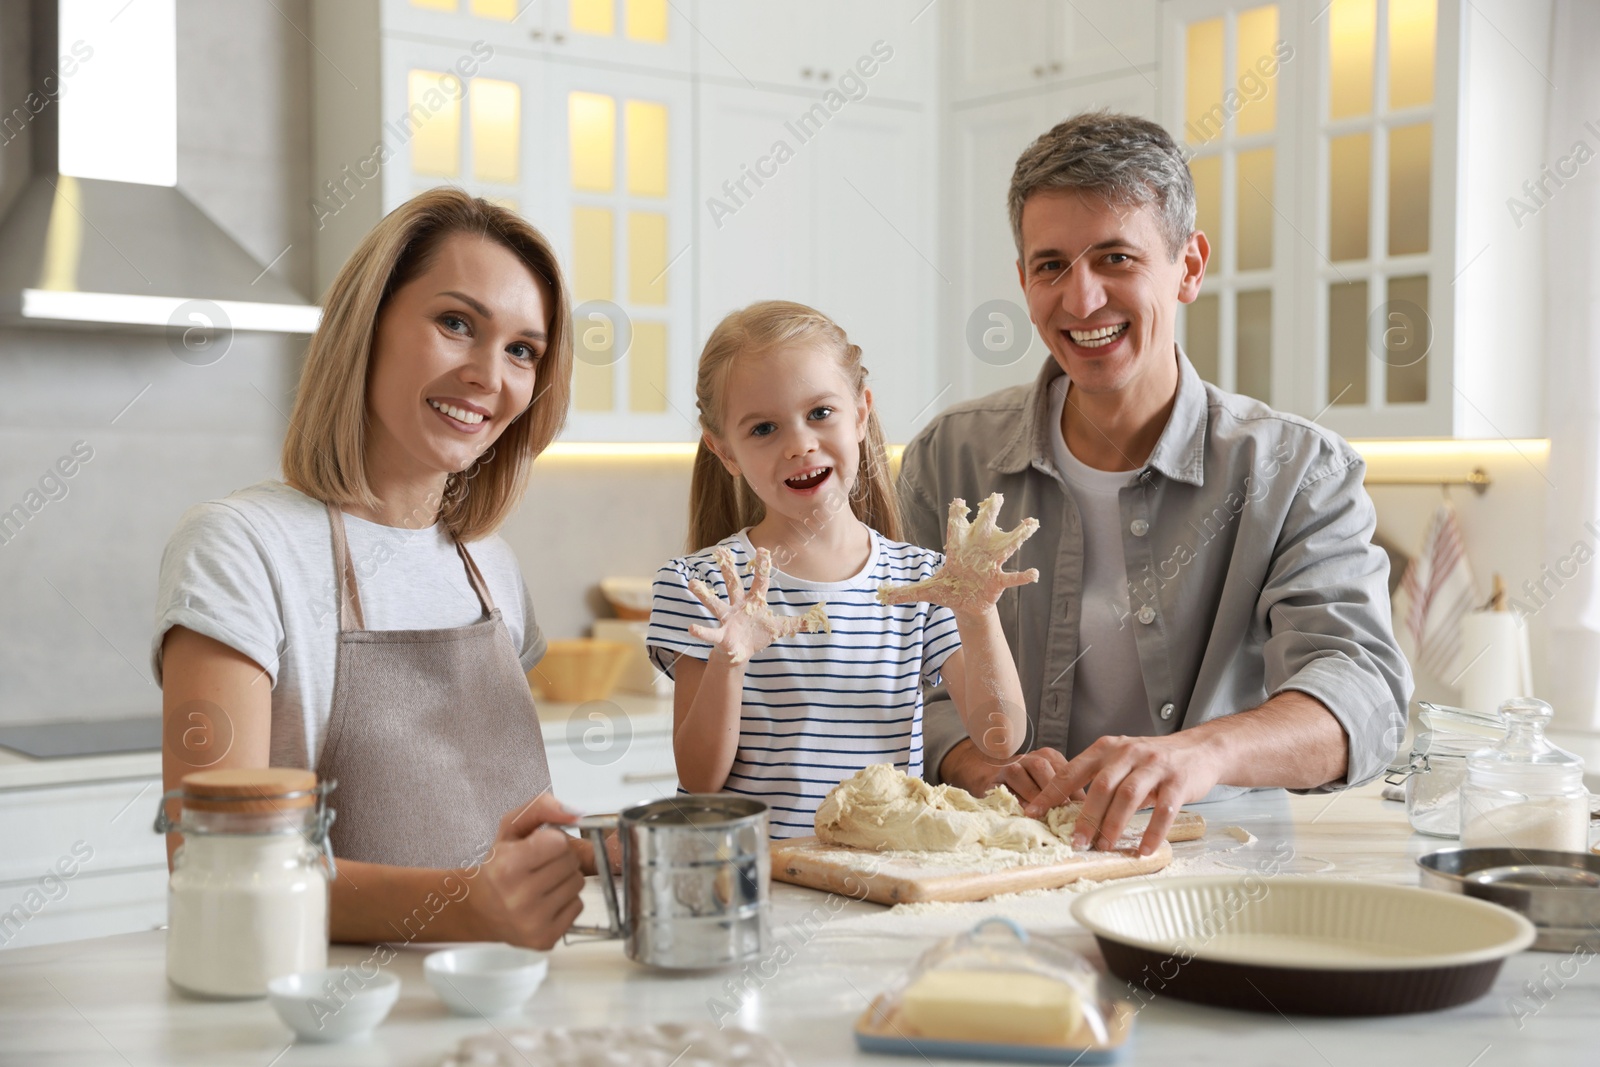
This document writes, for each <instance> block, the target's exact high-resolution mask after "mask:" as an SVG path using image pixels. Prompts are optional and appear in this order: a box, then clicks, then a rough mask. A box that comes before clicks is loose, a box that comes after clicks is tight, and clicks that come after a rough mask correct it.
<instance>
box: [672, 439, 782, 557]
mask: <svg viewBox="0 0 1600 1067" xmlns="http://www.w3.org/2000/svg"><path fill="white" fill-rule="evenodd" d="M754 495H755V494H753V493H746V492H744V491H743V489H742V487H741V486H740V485H739V479H736V478H734V476H733V475H731V474H729V473H728V469H727V468H726V467H724V466H723V465H722V460H720V459H718V458H717V454H716V453H715V452H713V451H711V449H710V448H708V447H707V446H706V442H705V438H703V437H702V438H701V439H700V446H699V448H697V449H696V450H695V454H694V473H693V474H692V475H691V477H690V481H689V551H690V552H698V551H700V550H701V549H702V548H709V547H710V546H711V545H714V544H716V543H717V542H718V541H721V540H722V539H723V538H724V537H727V536H729V535H730V534H735V533H738V532H739V531H740V530H742V529H744V528H745V527H746V526H753V525H755V523H757V522H760V521H761V516H760V514H759V512H761V511H762V510H764V509H762V508H761V507H760V503H759V501H758V502H757V504H756V507H755V509H754V510H755V511H756V512H757V513H758V514H757V515H756V516H755V517H753V518H752V517H751V515H750V514H749V511H750V510H751V508H750V504H749V500H750V498H751V497H753V496H754Z"/></svg>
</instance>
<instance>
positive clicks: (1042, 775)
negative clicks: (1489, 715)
mask: <svg viewBox="0 0 1600 1067" xmlns="http://www.w3.org/2000/svg"><path fill="white" fill-rule="evenodd" d="M1008 199H1009V206H1010V216H1011V228H1012V233H1013V236H1014V238H1015V240H1016V244H1017V255H1018V259H1017V275H1018V279H1019V280H1020V282H1021V283H1022V290H1023V293H1024V294H1025V296H1026V298H1027V306H1028V315H1029V318H1031V319H1032V320H1033V324H1034V326H1035V327H1037V329H1038V332H1039V335H1040V336H1041V337H1042V338H1043V339H1044V342H1045V346H1046V347H1047V348H1048V349H1049V350H1050V355H1051V358H1050V359H1049V360H1047V361H1046V363H1045V365H1044V367H1043V368H1042V369H1041V371H1040V373H1039V376H1038V378H1037V380H1036V381H1035V382H1034V383H1033V384H1032V385H1029V386H1018V387H1015V388H1011V389H1005V390H1001V391H1000V392H998V393H994V394H992V395H990V396H987V397H983V398H981V399H978V400H974V401H970V402H968V403H964V404H959V405H957V406H955V407H953V408H951V409H950V410H948V411H946V412H944V413H942V414H941V415H940V416H939V417H938V418H936V419H935V420H934V421H933V422H932V423H931V424H930V425H929V426H928V427H927V428H926V429H925V430H923V432H922V433H920V434H918V435H917V437H916V439H915V440H914V441H912V442H911V444H910V445H909V446H908V447H907V449H906V453H905V459H904V463H903V465H902V469H901V474H900V481H899V486H898V489H899V496H900V502H901V506H902V509H903V511H904V514H905V518H906V525H907V529H908V530H909V536H908V539H909V540H912V541H916V542H918V543H920V544H923V545H926V546H930V547H938V546H939V545H940V544H942V540H943V531H944V518H945V511H946V506H947V504H948V502H949V501H950V500H951V499H953V498H956V497H961V498H964V499H966V500H969V501H977V500H981V499H982V498H984V497H985V496H987V495H988V494H990V493H991V492H996V491H998V492H1001V493H1004V494H1005V497H1006V501H1005V510H1004V514H1003V516H1002V522H1001V525H1002V526H1010V525H1012V524H1014V523H1015V522H1016V521H1017V520H1019V519H1021V518H1023V517H1024V516H1030V515H1031V516H1033V517H1035V518H1037V519H1038V520H1039V521H1040V524H1041V525H1040V529H1039V532H1038V533H1037V534H1035V535H1034V537H1033V538H1032V539H1031V540H1030V541H1028V542H1027V543H1026V544H1025V545H1024V546H1023V548H1022V551H1021V552H1020V553H1019V556H1018V558H1017V560H1016V562H1015V563H1014V564H1013V565H1014V566H1015V567H1017V568H1018V569H1027V568H1028V567H1037V568H1038V569H1039V573H1040V580H1039V582H1038V583H1037V584H1035V585H1029V586H1023V587H1021V588H1019V589H1013V590H1010V591H1009V592H1007V593H1006V594H1005V596H1004V597H1003V598H1002V599H1001V601H1000V605H999V607H1000V617H1001V620H1002V622H1003V624H1004V626H1005V630H1006V637H1007V639H1008V640H1009V641H1010V643H1011V649H1012V653H1013V654H1014V655H1015V656H1016V657H1017V660H1018V667H1019V672H1020V673H1021V675H1022V679H1023V691H1024V694H1025V700H1026V703H1027V711H1028V719H1029V724H1030V728H1031V729H1032V731H1033V735H1032V737H1031V738H1030V741H1029V745H1030V746H1036V747H1032V751H1030V752H1027V753H1026V754H1025V755H1023V756H1022V757H1020V758H1014V759H1013V760H1010V761H1004V762H1002V761H998V760H993V759H988V758H986V757H984V756H983V755H982V754H981V753H980V751H979V750H978V749H977V747H976V746H974V745H973V744H972V742H971V741H970V740H969V739H967V737H966V733H965V731H964V729H963V728H962V725H961V722H960V720H959V718H958V717H957V716H956V714H955V712H954V709H953V707H952V706H951V704H950V703H949V701H948V700H947V699H943V695H942V694H941V693H938V692H936V693H934V694H933V695H932V696H931V698H930V700H929V702H928V707H927V711H926V715H925V726H924V732H925V742H924V743H925V746H926V753H927V764H926V765H927V768H928V772H927V773H928V776H929V778H930V780H933V781H936V782H937V781H944V782H949V783H951V784H954V785H959V786H961V787H963V788H966V789H968V790H969V791H971V792H974V793H977V794H982V793H985V792H987V791H988V790H989V789H991V788H993V787H994V786H996V785H1005V786H1007V787H1009V788H1010V789H1011V790H1012V791H1014V792H1015V793H1016V794H1017V795H1018V796H1019V797H1020V798H1021V799H1022V800H1023V801H1024V803H1025V807H1026V810H1027V811H1028V813H1029V814H1033V815H1038V814H1041V813H1042V812H1044V811H1045V810H1048V809H1049V808H1050V807H1052V806H1055V805H1058V804H1061V803H1063V802H1065V801H1066V800H1068V799H1069V798H1074V797H1077V798H1081V799H1083V800H1084V805H1085V806H1084V810H1083V815H1082V817H1081V818H1080V820H1079V822H1078V827H1079V829H1078V831H1077V832H1076V834H1075V840H1074V843H1075V844H1077V845H1079V846H1080V847H1081V846H1083V845H1086V844H1091V843H1092V844H1093V845H1095V847H1099V848H1109V847H1111V846H1112V845H1113V844H1114V843H1115V841H1116V840H1117V838H1118V837H1119V836H1120V835H1121V833H1122V830H1123V828H1124V827H1125V826H1126V825H1127V822H1128V820H1129V817H1130V816H1132V815H1133V813H1134V812H1135V811H1137V810H1139V809H1141V808H1146V807H1153V809H1154V811H1153V813H1152V816H1151V819H1150V824H1149V828H1148V830H1147V832H1146V833H1145V835H1144V837H1143V839H1142V841H1141V842H1140V852H1141V853H1143V854H1149V853H1150V852H1152V851H1154V850H1155V848H1156V847H1158V845H1159V844H1160V842H1161V841H1162V840H1164V839H1165V837H1166V832H1167V829H1168V827H1169V826H1170V825H1171V823H1172V820H1173V818H1174V817H1175V816H1176V814H1177V811H1178V808H1179V806H1180V805H1182V804H1185V803H1188V802H1192V801H1197V800H1201V799H1202V798H1209V799H1217V798H1220V797H1223V796H1228V795H1233V794H1234V793H1237V792H1240V791H1242V790H1243V789H1246V788H1252V787H1271V786H1278V787H1284V788H1289V789H1294V790H1300V791H1310V792H1319V791H1332V790H1337V789H1342V788H1346V787H1348V786H1351V785H1357V784H1360V783H1362V782H1364V781H1367V780H1369V779H1371V778H1373V777H1374V776H1376V775H1377V774H1378V773H1379V772H1380V771H1381V770H1382V769H1383V767H1384V766H1385V764H1387V762H1388V761H1389V760H1390V759H1391V758H1392V756H1393V754H1394V751H1395V749H1396V747H1397V746H1398V744H1399V742H1400V739H1401V737H1402V735H1403V734H1404V731H1405V722H1406V717H1405V711H1406V706H1407V703H1408V701H1409V700H1410V696H1411V673H1410V669H1409V667H1408V666H1407V664H1406V661H1405V659H1404V657H1403V656H1402V655H1401V654H1400V652H1399V650H1398V648H1397V647H1396V645H1395V641H1394V634H1393V632H1392V629H1391V625H1390V620H1389V597H1388V589H1387V585H1386V580H1387V574H1388V560H1387V558H1386V557H1385V555H1384V553H1383V552H1381V551H1380V550H1378V549H1376V548H1374V547H1373V546H1372V543H1371V536H1372V531H1373V527H1374V524H1375V517H1374V512H1373V508H1372V503H1371V501H1370V499H1369V498H1368V497H1367V495H1366V492H1365V490H1364V489H1363V488H1362V478H1363V474H1364V471H1365V465H1364V463H1363V462H1362V460H1361V457H1360V456H1359V455H1358V454H1357V453H1356V452H1355V451H1354V450H1353V449H1351V447H1350V446H1349V444H1347V443H1346V442H1345V441H1344V440H1343V439H1342V438H1340V437H1339V436H1337V435H1336V434H1334V433H1332V432H1330V431H1328V430H1325V429H1323V428H1321V427H1319V426H1316V425H1314V424H1312V423H1309V422H1307V421H1305V420H1304V419H1301V418H1297V417H1295V416H1293V415H1286V414H1282V413H1279V412H1276V411H1274V410H1272V409H1271V408H1268V407H1267V406H1266V405H1264V404H1261V403H1259V402H1257V401H1255V400H1252V399H1249V398H1247V397H1243V396H1237V395H1234V394H1231V393H1225V392H1223V391H1222V390H1220V389H1217V388H1216V387H1214V386H1212V385H1209V384H1207V383H1205V382H1202V381H1201V380H1200V377H1199V375H1198V374H1197V373H1196V372H1195V369H1194V367H1193V366H1192V365H1191V364H1190V363H1189V361H1188V359H1187V358H1186V357H1185V356H1184V354H1183V352H1182V351H1181V350H1180V349H1179V348H1178V346H1177V344H1176V343H1175V340H1174V320H1175V318H1176V315H1177V307H1178V304H1179V303H1188V302H1190V301H1192V300H1194V299H1195V297H1196V296H1197V295H1198V294H1199V291H1200V282H1201V278H1202V277H1203V275H1204V273H1205V265H1206V259H1207V257H1208V256H1209V254H1210V244H1209V243H1208V241H1207V239H1206V235H1205V234H1203V233H1198V232H1196V231H1195V230H1194V218H1195V204H1194V184H1193V180H1192V179H1191V177H1190V174H1189V169H1188V166H1187V164H1186V163H1185V162H1184V159H1183V156H1182V154H1181V153H1180V151H1179V150H1178V147H1177V145H1175V144H1174V143H1173V141H1172V138H1171V137H1170V136H1168V134H1167V132H1166V131H1165V130H1163V129H1162V128H1161V127H1160V126H1159V125H1157V124H1155V123H1153V122H1150V121H1148V120H1145V119H1141V118H1137V117H1134V116H1131V115H1118V114H1111V113H1107V112H1095V113H1089V114H1084V115H1079V116H1076V117H1074V118H1071V119H1069V120H1067V121H1066V122H1063V123H1061V124H1060V125H1058V126H1056V127H1055V128H1054V129H1052V130H1051V131H1049V132H1048V133H1046V134H1044V135H1043V136H1042V137H1040V138H1039V139H1038V140H1037V141H1035V142H1034V143H1033V144H1032V145H1031V146H1029V147H1028V149H1027V150H1026V151H1024V152H1023V154H1022V156H1021V157H1020V158H1019V159H1018V160H1017V165H1016V170H1015V172H1014V174H1013V176H1012V181H1011V190H1010V195H1009V198H1008ZM1068 757H1071V758H1070V759H1069V758H1068ZM1229 787H1232V788H1229Z"/></svg>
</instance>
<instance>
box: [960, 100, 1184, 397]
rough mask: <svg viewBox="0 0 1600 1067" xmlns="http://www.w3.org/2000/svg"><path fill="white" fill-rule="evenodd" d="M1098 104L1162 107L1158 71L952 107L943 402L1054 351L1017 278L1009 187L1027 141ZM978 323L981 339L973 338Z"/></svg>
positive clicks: (984, 389)
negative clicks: (946, 391) (1048, 347)
mask: <svg viewBox="0 0 1600 1067" xmlns="http://www.w3.org/2000/svg"><path fill="white" fill-rule="evenodd" d="M1097 107H1105V108H1110V109H1112V110H1116V111H1128V112H1132V113H1134V114H1138V115H1145V116H1149V117H1154V114H1155V107H1156V79H1155V76H1154V74H1151V73H1144V72H1138V71H1134V72H1129V73H1125V74H1121V75H1117V76H1115V77H1111V78H1106V79H1102V80H1098V81H1094V82H1090V83H1087V84H1082V85H1059V86H1054V87H1051V88H1048V89H1044V90H1041V91H1038V92H1032V93H1029V94H1026V95H1023V96H1019V97H1016V98H1012V99H1006V100H1001V101H998V102H990V103H980V104H970V105H963V106H958V107H955V108H953V109H952V110H951V113H950V117H949V119H948V121H947V124H946V127H945V144H944V158H945V164H944V167H943V171H944V173H945V175H946V176H947V182H948V184H947V185H946V188H945V200H944V203H945V213H944V217H945V219H946V221H947V225H948V229H947V231H946V249H947V251H946V254H945V256H944V260H945V262H947V263H948V264H950V266H951V271H952V275H951V277H952V283H953V284H952V285H951V287H950V291H951V293H952V298H951V299H949V300H946V301H943V302H942V307H941V318H940V326H941V335H942V337H943V344H942V346H941V359H942V363H943V377H944V379H945V380H946V381H948V382H951V383H953V388H952V389H951V394H950V395H947V396H946V397H945V398H944V400H943V401H942V402H941V405H940V406H948V405H949V404H950V403H952V402H954V401H955V400H958V399H964V398H968V397H976V396H982V395H984V394H985V393H989V392H993V391H994V390H996V389H1002V388H1005V387H1006V386H1010V385H1020V384H1023V383H1026V382H1030V381H1032V380H1033V378H1034V377H1035V376H1036V375H1037V374H1038V371H1039V365H1040V363H1041V362H1042V361H1043V360H1045V359H1046V358H1048V357H1049V352H1048V350H1046V348H1045V347H1044V342H1043V341H1041V340H1040V339H1039V337H1038V335H1037V333H1036V332H1035V331H1034V329H1033V326H1032V324H1031V323H1030V322H1029V321H1028V317H1027V306H1026V302H1025V299H1024V296H1023V292H1022V287H1021V285H1020V284H1019V283H1018V281H1017V266H1016V264H1017V249H1016V244H1015V242H1014V241H1013V239H1012V235H1011V223H1010V220H1009V217H1008V215H1007V211H1006V194H1007V191H1008V190H1009V188H1010V185H1011V173H1012V170H1013V169H1014V167H1015V166H1016V160H1017V156H1018V155H1020V154H1021V153H1022V150H1023V149H1024V148H1026V147H1027V146H1028V145H1029V144H1031V143H1032V142H1033V141H1034V139H1036V138H1037V137H1038V136H1039V135H1040V134H1042V133H1044V132H1045V131H1047V130H1049V129H1050V127H1052V126H1054V125H1055V124H1056V123H1058V122H1060V121H1061V120H1063V119H1065V118H1067V117H1068V116H1070V115H1073V114H1075V113H1077V112H1080V111H1085V110H1088V109H1091V108H1097ZM996 302H1002V303H996ZM1002 304H1003V305H1004V306H1002ZM974 330H975V331H976V334H977V336H978V337H979V339H980V340H979V343H978V344H976V345H974V344H972V343H971V340H970V338H969V332H971V331H974ZM1030 339H1031V340H1030Z"/></svg>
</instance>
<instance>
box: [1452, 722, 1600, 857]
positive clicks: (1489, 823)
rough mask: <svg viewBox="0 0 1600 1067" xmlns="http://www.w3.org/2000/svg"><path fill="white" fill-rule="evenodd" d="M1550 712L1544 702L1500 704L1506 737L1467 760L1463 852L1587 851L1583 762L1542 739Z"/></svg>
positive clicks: (1586, 810)
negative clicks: (1542, 849) (1502, 850)
mask: <svg viewBox="0 0 1600 1067" xmlns="http://www.w3.org/2000/svg"><path fill="white" fill-rule="evenodd" d="M1553 714H1554V712H1553V710H1552V709H1551V707H1550V705H1549V704H1546V703H1545V702H1544V701H1542V700H1534V699H1532V698H1531V697H1518V698H1516V699H1513V700H1507V701H1506V702H1505V703H1503V704H1501V705H1500V716H1501V718H1503V719H1504V720H1505V724H1506V736H1505V739H1504V740H1503V741H1501V742H1500V743H1499V744H1497V745H1494V746H1492V747H1490V748H1484V749H1480V750H1478V751H1477V752H1474V753H1473V754H1472V755H1471V756H1468V757H1467V780H1466V782H1465V784H1463V785H1462V787H1461V845H1462V847H1463V848H1544V849H1556V850H1559V851H1563V852H1584V851H1586V850H1587V849H1588V848H1589V791H1588V789H1586V788H1585V787H1584V784H1583V760H1582V759H1580V758H1579V757H1577V756H1575V755H1573V754H1572V753H1571V752H1568V751H1566V750H1565V749H1562V748H1557V747H1556V746H1555V745H1552V744H1551V743H1550V742H1549V741H1547V740H1545V736H1544V730H1545V727H1546V726H1547V725H1549V722H1550V718H1551V716H1552V715H1553Z"/></svg>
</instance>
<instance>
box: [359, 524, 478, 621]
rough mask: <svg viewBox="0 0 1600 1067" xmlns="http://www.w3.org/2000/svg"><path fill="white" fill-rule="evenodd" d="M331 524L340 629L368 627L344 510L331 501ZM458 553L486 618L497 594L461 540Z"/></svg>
mask: <svg viewBox="0 0 1600 1067" xmlns="http://www.w3.org/2000/svg"><path fill="white" fill-rule="evenodd" d="M328 525H329V526H330V527H332V529H333V569H334V572H335V573H336V574H338V575H340V576H341V578H342V580H341V581H340V582H339V583H338V584H339V632H340V633H349V632H351V631H353V630H365V629H366V628H367V626H366V620H365V619H364V618H363V617H362V613H361V589H360V587H359V586H357V585H356V568H355V564H353V563H352V562H350V542H349V540H348V539H347V538H346V536H345V529H344V513H343V512H342V511H340V510H339V509H338V508H336V507H334V506H333V505H332V504H329V505H328ZM456 554H457V555H459V556H460V557H461V562H462V563H463V564H465V565H466V568H467V581H468V582H469V583H470V584H471V585H472V591H473V592H474V593H477V594H478V603H479V604H481V605H482V606H483V617H484V618H486V619H487V618H488V617H489V616H491V615H493V614H494V597H493V596H491V595H490V594H489V583H488V582H486V581H484V578H483V572H481V571H480V570H478V564H477V563H475V562H474V561H473V559H472V556H471V555H470V554H469V553H468V552H467V546H466V545H464V544H462V543H461V542H460V541H457V542H456Z"/></svg>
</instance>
